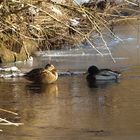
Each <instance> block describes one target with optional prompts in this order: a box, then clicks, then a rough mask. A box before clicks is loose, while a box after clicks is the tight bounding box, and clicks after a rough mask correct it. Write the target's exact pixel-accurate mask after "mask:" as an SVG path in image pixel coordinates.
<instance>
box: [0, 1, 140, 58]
mask: <svg viewBox="0 0 140 140" xmlns="http://www.w3.org/2000/svg"><path fill="white" fill-rule="evenodd" d="M54 1H55V0H45V1H43V0H42V1H41V0H40V1H36V0H32V1H31V0H21V1H17V2H12V1H8V2H1V4H0V13H1V17H0V19H1V20H0V34H1V38H0V44H2V45H4V46H6V47H7V48H8V49H10V50H11V51H14V52H16V53H18V52H17V50H14V49H13V47H14V46H16V47H15V48H18V46H19V48H21V47H24V50H25V53H26V55H27V56H29V55H30V54H29V53H28V49H29V48H28V46H25V45H23V41H24V40H25V39H28V40H31V41H34V42H36V43H37V46H38V49H42V50H45V49H60V48H63V47H65V46H66V45H67V46H76V45H77V44H79V43H81V42H83V41H87V42H88V43H89V44H90V45H91V46H92V47H93V48H94V49H95V50H96V51H97V52H98V53H100V54H101V55H103V54H102V53H101V52H100V51H98V50H97V49H96V43H95V42H94V40H92V42H91V41H90V37H91V35H93V34H95V35H97V36H99V38H100V39H101V41H102V44H104V46H105V47H107V44H106V41H105V39H104V36H103V35H102V32H103V30H104V29H106V30H107V31H109V32H110V33H111V34H112V36H113V37H114V38H117V39H119V38H118V37H117V36H115V34H114V33H113V32H112V30H111V28H112V26H110V25H114V24H116V23H118V22H121V21H123V22H125V23H127V22H128V21H129V20H131V19H133V20H134V19H137V18H138V17H139V13H140V11H139V7H138V4H137V3H133V2H132V1H131V2H130V1H127V0H125V1H124V2H123V3H120V4H117V5H116V4H110V3H107V4H106V8H105V9H103V10H101V9H100V8H97V6H94V7H93V6H91V7H85V6H82V5H78V4H74V3H73V2H72V1H70V0H69V1H67V3H65V2H64V3H56V2H54ZM71 20H76V21H78V22H79V23H78V24H77V25H76V26H72V22H71ZM107 48H108V47H107ZM108 51H109V52H110V50H109V49H108ZM110 55H111V52H110Z"/></svg>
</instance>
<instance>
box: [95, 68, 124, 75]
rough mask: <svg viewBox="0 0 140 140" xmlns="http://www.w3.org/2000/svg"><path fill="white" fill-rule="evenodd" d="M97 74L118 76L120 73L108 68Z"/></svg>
mask: <svg viewBox="0 0 140 140" xmlns="http://www.w3.org/2000/svg"><path fill="white" fill-rule="evenodd" d="M98 75H102V76H116V77H119V76H120V75H121V74H120V73H119V72H117V71H112V70H109V69H102V70H101V71H100V72H99V74H98Z"/></svg>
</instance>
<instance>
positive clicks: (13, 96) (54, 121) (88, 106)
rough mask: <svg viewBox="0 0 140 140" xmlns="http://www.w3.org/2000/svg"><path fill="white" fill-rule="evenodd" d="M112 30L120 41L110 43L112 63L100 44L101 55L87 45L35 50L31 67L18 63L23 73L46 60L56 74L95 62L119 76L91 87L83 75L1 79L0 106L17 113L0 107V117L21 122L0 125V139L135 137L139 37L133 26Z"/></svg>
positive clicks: (138, 134) (139, 117)
mask: <svg viewBox="0 0 140 140" xmlns="http://www.w3.org/2000/svg"><path fill="white" fill-rule="evenodd" d="M128 29H129V30H128ZM115 33H116V34H117V35H118V36H119V37H120V38H121V39H122V40H123V41H120V40H113V41H109V47H110V50H111V52H112V55H113V57H114V59H115V60H116V63H114V62H113V61H112V59H111V57H110V56H109V55H108V51H107V50H106V49H105V48H102V47H101V48H99V50H100V51H102V52H103V54H104V56H100V55H98V54H97V52H96V51H95V50H94V49H92V48H90V47H89V46H88V45H87V46H86V49H84V48H83V49H81V48H77V49H76V50H69V51H67V50H64V51H51V52H45V53H44V52H41V53H38V56H37V57H36V58H35V59H34V62H33V65H32V64H31V63H26V64H23V63H17V64H16V65H17V67H19V68H20V69H21V70H23V71H24V72H25V71H29V70H30V69H32V68H34V67H43V66H44V65H45V64H46V63H48V62H49V61H51V62H52V63H53V64H54V65H55V66H56V67H57V68H58V70H59V72H62V71H73V72H77V71H78V72H79V71H80V72H81V71H82V72H83V71H86V70H87V68H88V66H90V65H92V64H94V65H97V66H98V67H100V68H106V67H107V68H111V69H114V70H119V71H121V72H122V76H121V78H120V79H119V81H117V82H113V81H111V82H105V83H100V84H98V85H96V88H95V87H90V86H89V85H88V84H87V81H86V75H77V76H64V77H59V79H58V81H57V82H56V83H55V84H51V85H48V86H43V85H42V86H38V85H34V84H32V83H30V82H29V81H27V80H25V79H24V78H22V77H20V78H8V79H0V108H3V109H7V110H11V111H14V112H17V113H18V116H16V115H12V114H9V113H6V112H2V111H0V117H1V118H6V119H7V120H9V121H12V122H17V123H24V125H21V126H18V127H17V126H12V125H11V126H3V125H1V126H0V129H2V130H3V132H0V140H9V139H10V140H118V139H119V140H132V139H134V140H139V139H140V86H139V85H140V61H139V60H140V56H139V38H138V37H139V35H138V34H137V28H136V27H135V28H134V26H129V27H127V26H125V28H120V27H117V28H116V29H115ZM46 53H48V54H47V55H46ZM48 56H49V57H48ZM9 65H13V64H9Z"/></svg>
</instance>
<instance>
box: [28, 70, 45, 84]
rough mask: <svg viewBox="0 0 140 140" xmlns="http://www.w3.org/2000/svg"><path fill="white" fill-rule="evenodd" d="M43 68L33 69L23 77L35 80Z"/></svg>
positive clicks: (38, 77)
mask: <svg viewBox="0 0 140 140" xmlns="http://www.w3.org/2000/svg"><path fill="white" fill-rule="evenodd" d="M43 70H44V69H43V68H37V69H33V70H31V71H29V72H27V73H26V74H25V78H26V79H28V80H30V81H37V80H39V79H40V75H41V73H42V71H43Z"/></svg>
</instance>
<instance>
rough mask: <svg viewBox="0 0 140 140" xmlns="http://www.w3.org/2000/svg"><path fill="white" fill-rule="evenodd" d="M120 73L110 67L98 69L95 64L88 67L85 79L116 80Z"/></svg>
mask: <svg viewBox="0 0 140 140" xmlns="http://www.w3.org/2000/svg"><path fill="white" fill-rule="evenodd" d="M119 76H120V73H119V72H117V71H113V70H111V69H98V68H97V67H96V66H94V65H93V66H90V67H89V68H88V75H87V77H86V78H87V80H88V81H89V82H90V81H108V80H117V79H118V78H119Z"/></svg>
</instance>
